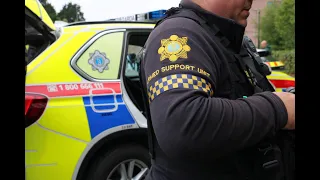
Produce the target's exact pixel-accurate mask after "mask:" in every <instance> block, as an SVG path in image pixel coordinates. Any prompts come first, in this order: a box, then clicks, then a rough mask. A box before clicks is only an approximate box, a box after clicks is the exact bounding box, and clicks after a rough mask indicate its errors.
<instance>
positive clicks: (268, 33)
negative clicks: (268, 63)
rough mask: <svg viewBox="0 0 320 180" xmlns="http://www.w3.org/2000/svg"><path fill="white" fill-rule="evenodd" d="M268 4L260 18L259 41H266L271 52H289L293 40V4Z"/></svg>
mask: <svg viewBox="0 0 320 180" xmlns="http://www.w3.org/2000/svg"><path fill="white" fill-rule="evenodd" d="M276 2H277V1H274V3H272V4H269V5H268V6H267V7H266V8H265V9H264V14H263V16H262V17H261V22H260V23H261V24H260V27H261V30H260V32H261V39H264V40H267V41H268V44H271V46H272V49H273V50H291V49H293V48H294V44H295V42H294V38H295V2H294V0H282V1H281V3H276Z"/></svg>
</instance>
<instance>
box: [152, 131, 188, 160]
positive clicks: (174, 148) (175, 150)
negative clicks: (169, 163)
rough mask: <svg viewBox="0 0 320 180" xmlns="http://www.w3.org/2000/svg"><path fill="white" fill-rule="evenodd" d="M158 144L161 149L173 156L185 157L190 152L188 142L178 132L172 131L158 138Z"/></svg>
mask: <svg viewBox="0 0 320 180" xmlns="http://www.w3.org/2000/svg"><path fill="white" fill-rule="evenodd" d="M158 144H159V146H160V148H161V150H162V151H163V152H164V153H165V154H166V155H167V156H168V157H171V158H183V157H185V155H186V154H189V152H188V151H189V150H190V149H189V148H186V143H185V140H184V139H183V137H181V136H180V135H177V134H176V133H171V134H168V135H166V136H162V137H159V138H158Z"/></svg>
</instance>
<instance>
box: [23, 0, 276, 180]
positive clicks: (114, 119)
mask: <svg viewBox="0 0 320 180" xmlns="http://www.w3.org/2000/svg"><path fill="white" fill-rule="evenodd" d="M29 1H34V2H36V1H35V0H26V1H25V2H26V9H29V8H28V7H29V6H28V3H27V2H29ZM38 5H39V3H38ZM40 6H41V5H40ZM42 14H43V12H42ZM154 14H156V15H157V13H154V12H152V13H148V18H149V20H150V21H148V22H136V21H131V22H124V21H114V20H113V21H101V22H78V23H73V24H68V25H65V26H63V27H61V29H60V31H59V32H58V33H55V34H56V36H52V35H49V34H52V33H51V31H53V30H54V27H53V26H51V28H49V27H50V26H48V28H46V30H45V31H43V33H46V34H43V35H42V36H43V37H47V36H50V37H55V38H54V39H53V38H49V39H47V38H40V39H42V40H39V44H40V45H38V46H36V47H37V53H36V54H34V55H33V56H32V57H31V58H30V59H29V61H28V65H27V75H26V90H25V116H26V117H25V122H26V123H25V124H26V127H25V163H26V177H27V180H37V179H41V180H57V179H59V180H70V179H72V180H76V179H77V180H89V179H95V180H106V179H121V180H129V179H130V180H131V179H139V177H140V176H141V175H142V174H143V173H144V172H145V171H146V170H147V168H148V167H149V166H150V159H149V153H148V149H147V148H148V145H147V143H148V141H147V130H146V128H147V121H146V119H145V116H144V115H143V112H144V108H143V102H142V94H141V92H140V82H139V76H138V70H139V65H140V61H139V58H138V56H137V55H138V54H139V52H140V51H141V49H142V47H143V46H144V43H145V42H146V40H147V38H148V36H149V34H150V32H151V31H152V29H153V27H154V22H152V18H153V15H154ZM157 16H158V15H157ZM156 18H159V17H156ZM36 19H37V20H39V21H41V18H36ZM49 24H51V23H49ZM276 77H280V76H276ZM274 81H277V78H275V79H274Z"/></svg>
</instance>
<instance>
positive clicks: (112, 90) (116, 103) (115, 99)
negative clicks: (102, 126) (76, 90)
mask: <svg viewBox="0 0 320 180" xmlns="http://www.w3.org/2000/svg"><path fill="white" fill-rule="evenodd" d="M95 90H99V91H102V90H109V91H111V92H112V93H111V94H106V95H103V94H101V96H113V100H114V103H106V104H95V103H94V102H93V97H94V96H96V95H95V94H94V93H93V91H95ZM99 95H100V94H99ZM89 96H90V106H91V108H92V110H93V111H94V112H96V113H110V112H115V111H117V110H118V102H117V97H116V96H117V94H116V92H115V91H114V89H111V88H97V89H90V90H89ZM110 105H112V106H114V108H110V109H109V108H108V109H97V108H96V106H110Z"/></svg>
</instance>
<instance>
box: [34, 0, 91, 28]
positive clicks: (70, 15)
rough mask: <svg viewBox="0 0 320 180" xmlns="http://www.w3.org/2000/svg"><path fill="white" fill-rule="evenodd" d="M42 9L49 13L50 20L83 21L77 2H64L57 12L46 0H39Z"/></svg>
mask: <svg viewBox="0 0 320 180" xmlns="http://www.w3.org/2000/svg"><path fill="white" fill-rule="evenodd" d="M39 1H40V3H41V4H42V6H43V7H44V9H45V10H46V11H47V13H48V14H49V16H50V18H51V19H52V21H53V22H54V21H56V20H62V21H65V22H69V23H71V22H76V21H85V18H84V16H83V12H81V7H80V6H79V5H77V4H72V3H68V4H65V5H64V6H63V8H62V10H61V11H60V12H59V13H58V14H57V12H56V10H55V9H54V7H53V6H52V5H51V4H50V3H48V1H47V0H39Z"/></svg>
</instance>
